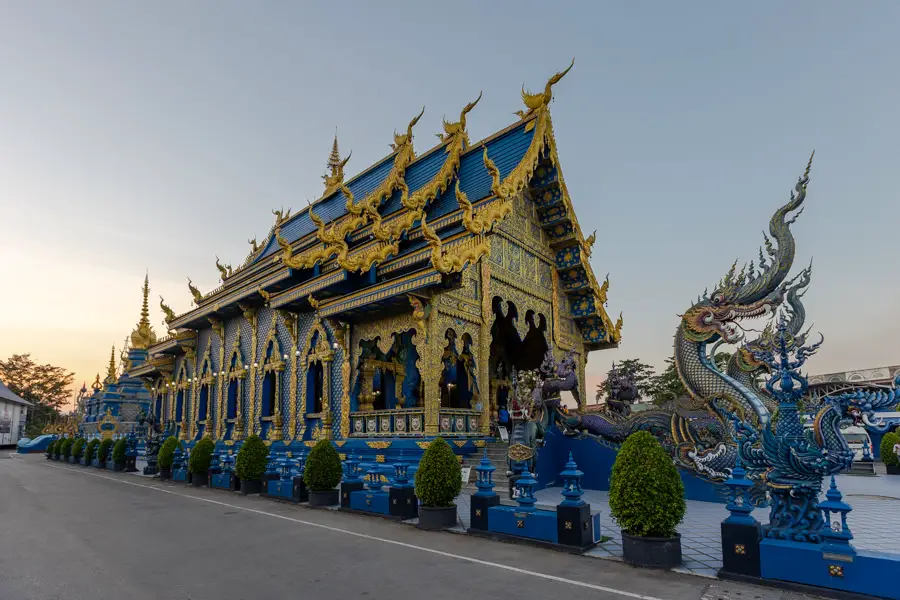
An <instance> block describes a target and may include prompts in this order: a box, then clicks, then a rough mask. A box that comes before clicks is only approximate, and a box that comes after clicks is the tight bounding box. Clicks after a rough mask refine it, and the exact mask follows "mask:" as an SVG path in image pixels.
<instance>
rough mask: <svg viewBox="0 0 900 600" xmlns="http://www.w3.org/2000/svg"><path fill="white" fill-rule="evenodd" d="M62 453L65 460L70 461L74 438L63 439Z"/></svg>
mask: <svg viewBox="0 0 900 600" xmlns="http://www.w3.org/2000/svg"><path fill="white" fill-rule="evenodd" d="M60 455H61V456H62V459H63V460H64V461H65V462H69V457H70V456H71V455H72V438H66V439H65V440H63V443H62V452H60Z"/></svg>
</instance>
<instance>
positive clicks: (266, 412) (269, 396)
mask: <svg viewBox="0 0 900 600" xmlns="http://www.w3.org/2000/svg"><path fill="white" fill-rule="evenodd" d="M276 384H277V381H276V373H275V372H274V371H269V372H268V373H266V376H265V378H263V397H262V416H263V417H271V416H274V414H275V402H276V398H275V393H276V391H277V387H278V386H277V385H276Z"/></svg>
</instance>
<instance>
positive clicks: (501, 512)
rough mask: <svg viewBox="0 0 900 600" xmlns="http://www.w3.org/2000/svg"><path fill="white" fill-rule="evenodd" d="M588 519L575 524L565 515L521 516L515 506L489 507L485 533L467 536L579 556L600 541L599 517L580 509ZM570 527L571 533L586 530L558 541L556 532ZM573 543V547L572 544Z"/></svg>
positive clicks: (546, 512)
mask: <svg viewBox="0 0 900 600" xmlns="http://www.w3.org/2000/svg"><path fill="white" fill-rule="evenodd" d="M581 508H583V509H584V512H586V513H587V515H589V516H588V517H587V519H586V520H585V522H584V523H581V522H576V521H575V520H574V519H573V518H572V516H571V515H569V514H568V513H565V514H560V513H558V512H557V511H555V510H541V509H539V510H535V511H533V512H522V511H521V510H520V509H519V507H517V506H491V507H489V508H488V509H487V514H488V520H487V526H488V531H487V532H484V531H479V530H476V529H470V530H469V531H470V532H471V533H476V532H477V533H480V534H485V533H487V534H489V535H490V536H492V537H496V538H498V539H506V540H509V541H513V540H516V541H518V540H529V541H534V542H537V543H538V544H540V545H544V546H547V547H550V548H554V549H557V550H565V551H567V552H583V551H585V550H588V549H589V548H593V547H594V546H596V545H597V543H598V542H599V541H600V513H596V514H590V507H589V505H585V506H584V507H581ZM566 521H569V522H570V523H571V528H572V531H573V532H574V530H575V528H576V527H578V528H579V529H581V528H584V527H586V528H587V529H586V530H585V531H584V535H581V534H579V535H578V536H577V540H576V539H575V536H572V537H569V536H565V537H567V538H568V539H560V535H559V532H560V531H561V530H562V531H567V529H566V525H565V522H566ZM573 542H574V543H573Z"/></svg>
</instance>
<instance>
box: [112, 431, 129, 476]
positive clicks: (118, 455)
mask: <svg viewBox="0 0 900 600" xmlns="http://www.w3.org/2000/svg"><path fill="white" fill-rule="evenodd" d="M127 443H128V442H126V441H125V438H119V441H117V442H116V445H115V446H113V450H112V460H113V470H114V471H123V470H125V447H126V444H127Z"/></svg>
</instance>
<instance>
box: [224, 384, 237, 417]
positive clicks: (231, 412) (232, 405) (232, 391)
mask: <svg viewBox="0 0 900 600" xmlns="http://www.w3.org/2000/svg"><path fill="white" fill-rule="evenodd" d="M237 397H238V380H237V379H232V380H231V381H230V382H229V383H228V407H227V411H228V412H227V415H228V416H227V417H226V418H228V419H236V418H237Z"/></svg>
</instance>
